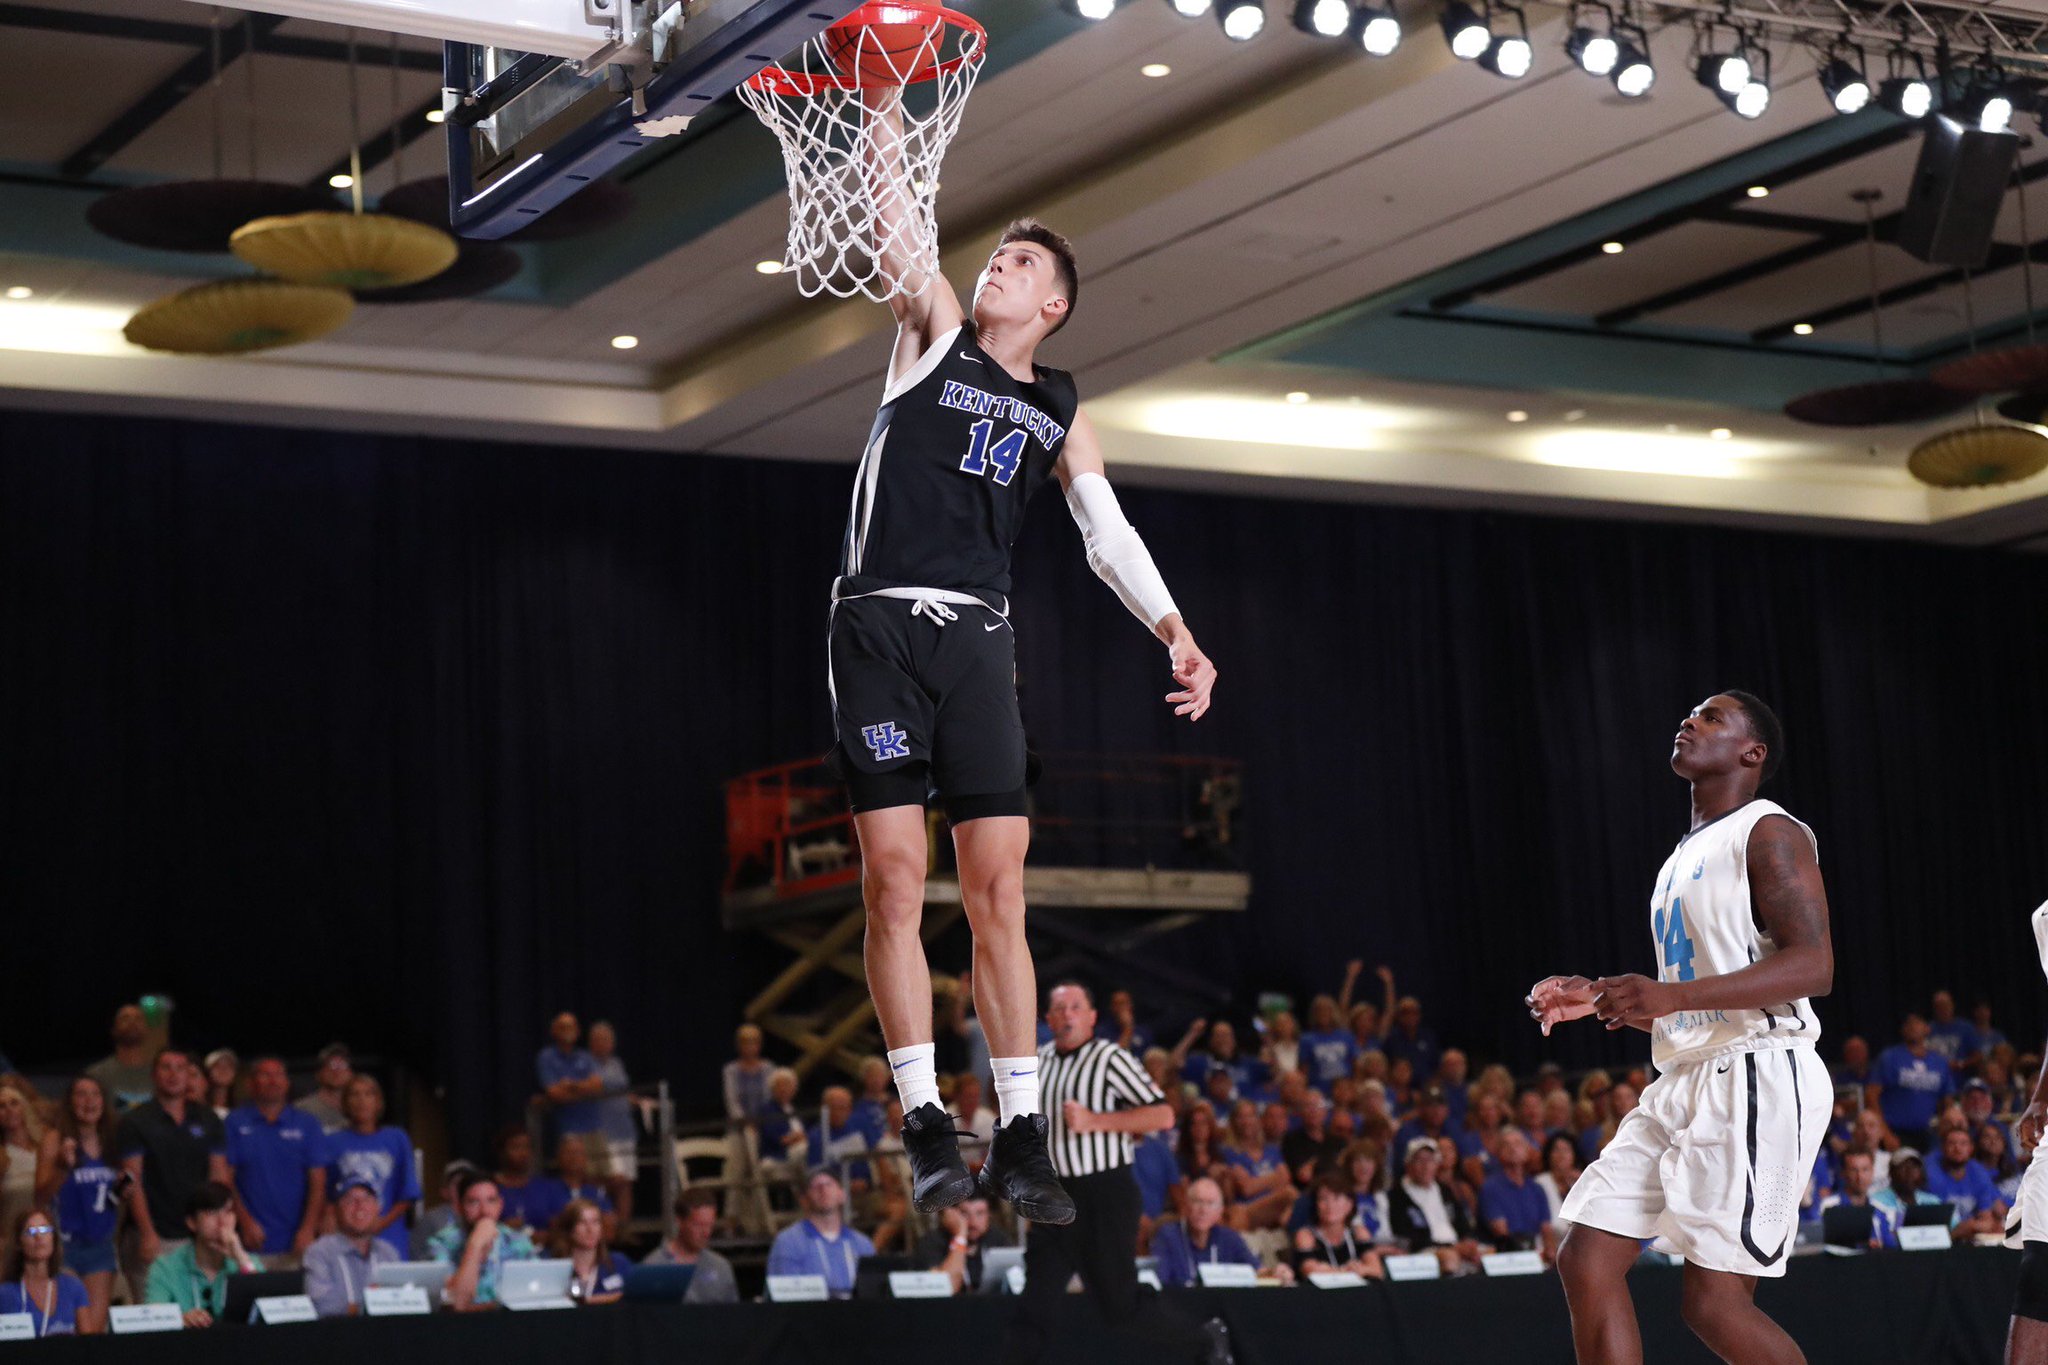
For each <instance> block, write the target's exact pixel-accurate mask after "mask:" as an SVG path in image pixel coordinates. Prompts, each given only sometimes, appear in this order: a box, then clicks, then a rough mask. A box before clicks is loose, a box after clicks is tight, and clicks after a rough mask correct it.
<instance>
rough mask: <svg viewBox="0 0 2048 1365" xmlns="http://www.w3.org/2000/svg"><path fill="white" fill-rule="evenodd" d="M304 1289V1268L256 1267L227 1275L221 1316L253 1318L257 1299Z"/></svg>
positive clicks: (233, 1319) (239, 1319) (230, 1319)
mask: <svg viewBox="0 0 2048 1365" xmlns="http://www.w3.org/2000/svg"><path fill="white" fill-rule="evenodd" d="M305 1292H306V1272H305V1271H303V1270H259V1271H257V1272H256V1273H255V1274H253V1275H230V1276H228V1294H227V1298H226V1299H224V1300H223V1301H222V1302H221V1306H220V1320H221V1321H222V1322H253V1321H254V1320H255V1317H256V1300H258V1299H276V1298H282V1297H284V1296H285V1295H287V1294H303V1293H305Z"/></svg>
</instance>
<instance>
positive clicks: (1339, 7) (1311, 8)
mask: <svg viewBox="0 0 2048 1365" xmlns="http://www.w3.org/2000/svg"><path fill="white" fill-rule="evenodd" d="M1294 26H1295V27H1296V28H1298V29H1300V30H1301V31H1302V32H1303V33H1307V34H1310V35H1312V36H1314V37H1317V38H1342V37H1343V36H1344V35H1345V33H1346V32H1347V31H1348V30H1349V29H1350V28H1351V4H1350V0H1294Z"/></svg>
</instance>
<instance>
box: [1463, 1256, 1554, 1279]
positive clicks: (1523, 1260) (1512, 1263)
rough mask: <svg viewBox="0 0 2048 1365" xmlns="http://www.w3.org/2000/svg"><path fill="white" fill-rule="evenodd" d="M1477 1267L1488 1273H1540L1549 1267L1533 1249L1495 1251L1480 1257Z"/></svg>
mask: <svg viewBox="0 0 2048 1365" xmlns="http://www.w3.org/2000/svg"><path fill="white" fill-rule="evenodd" d="M1479 1268H1480V1269H1481V1270H1483V1271H1485V1272H1486V1273H1487V1274H1488V1275H1541V1274H1542V1273H1543V1272H1544V1271H1546V1270H1548V1269H1549V1268H1550V1267H1548V1266H1546V1265H1544V1264H1543V1257H1542V1256H1541V1255H1539V1254H1538V1253H1536V1252H1534V1251H1496V1252H1494V1253H1493V1255H1491V1256H1485V1257H1481V1258H1480V1261H1479Z"/></svg>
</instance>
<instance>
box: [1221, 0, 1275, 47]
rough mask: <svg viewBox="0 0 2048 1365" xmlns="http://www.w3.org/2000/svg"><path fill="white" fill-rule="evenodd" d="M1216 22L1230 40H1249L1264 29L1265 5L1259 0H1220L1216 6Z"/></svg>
mask: <svg viewBox="0 0 2048 1365" xmlns="http://www.w3.org/2000/svg"><path fill="white" fill-rule="evenodd" d="M1216 22H1217V23H1219V24H1221V25H1222V26H1223V36H1224V37H1226V38H1228V39H1230V40H1231V41H1232V42H1236V43H1246V42H1250V41H1251V40H1252V39H1254V38H1256V37H1258V36H1259V34H1260V33H1262V32H1264V31H1265V28H1266V7H1265V6H1264V5H1262V4H1260V3H1259V0H1222V3H1221V4H1219V5H1218V6H1217V7H1216Z"/></svg>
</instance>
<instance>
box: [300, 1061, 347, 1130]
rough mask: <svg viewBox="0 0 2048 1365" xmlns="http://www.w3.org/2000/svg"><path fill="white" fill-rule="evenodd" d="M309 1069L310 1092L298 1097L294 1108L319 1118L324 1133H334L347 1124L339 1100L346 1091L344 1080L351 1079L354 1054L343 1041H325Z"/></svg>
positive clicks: (345, 1115) (345, 1081)
mask: <svg viewBox="0 0 2048 1365" xmlns="http://www.w3.org/2000/svg"><path fill="white" fill-rule="evenodd" d="M316 1062H317V1068H316V1069H315V1071H314V1072H313V1093H312V1094H310V1095H308V1096H306V1097H305V1098H304V1099H302V1100H300V1101H299V1103H298V1108H300V1109H302V1110H304V1111H305V1112H306V1113H308V1114H311V1115H312V1116H313V1117H314V1118H316V1119H318V1120H319V1121H320V1127H321V1130H322V1131H324V1132H329V1133H333V1132H337V1131H339V1130H340V1129H343V1128H346V1127H348V1115H347V1114H345V1113H343V1112H342V1109H341V1101H342V1096H343V1094H344V1093H345V1092H346V1091H347V1090H348V1083H349V1082H350V1081H351V1080H354V1079H355V1074H356V1067H355V1058H354V1054H352V1053H350V1051H349V1050H348V1044H347V1043H329V1044H328V1045H327V1046H326V1047H323V1048H321V1049H320V1055H319V1056H318V1058H317V1059H316Z"/></svg>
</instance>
